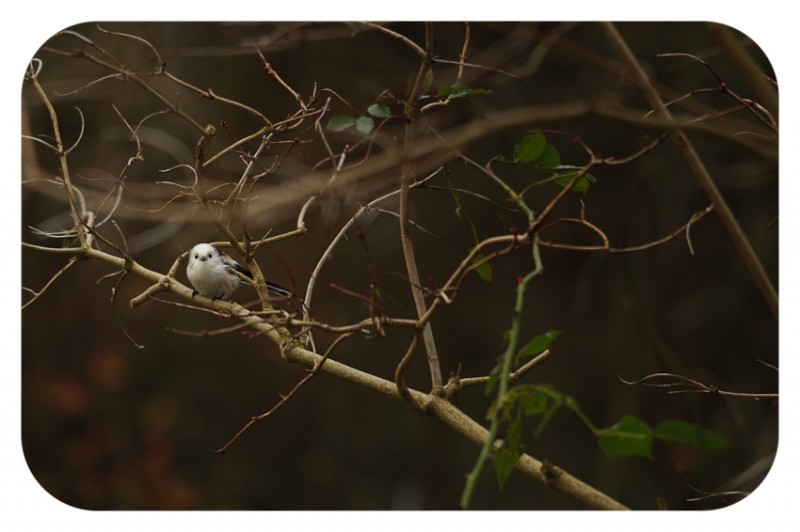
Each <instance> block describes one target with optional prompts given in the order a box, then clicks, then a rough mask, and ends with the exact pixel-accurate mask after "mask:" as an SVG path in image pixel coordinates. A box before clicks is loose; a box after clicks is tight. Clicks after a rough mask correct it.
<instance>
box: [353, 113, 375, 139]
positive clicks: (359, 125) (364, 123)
mask: <svg viewBox="0 0 800 532" xmlns="http://www.w3.org/2000/svg"><path fill="white" fill-rule="evenodd" d="M374 127H375V120H374V119H372V117H369V116H359V117H358V120H356V129H357V130H359V131H360V132H362V133H363V134H365V135H369V133H370V131H372V129H373V128H374Z"/></svg>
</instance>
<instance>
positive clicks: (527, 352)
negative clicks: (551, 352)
mask: <svg viewBox="0 0 800 532" xmlns="http://www.w3.org/2000/svg"><path fill="white" fill-rule="evenodd" d="M560 334H561V331H559V330H556V329H550V330H549V331H547V332H546V333H543V334H540V335H538V336H534V337H533V340H531V341H530V342H528V343H527V344H525V347H523V348H522V349H520V350H519V351H518V352H517V355H516V356H515V357H514V360H515V361H519V360H520V359H524V358H531V357H535V356H536V355H538V354H540V353H541V352H542V351H544V350H545V349H547V348H548V347H550V344H552V343H553V342H554V341H555V339H556V338H558V336H559V335H560Z"/></svg>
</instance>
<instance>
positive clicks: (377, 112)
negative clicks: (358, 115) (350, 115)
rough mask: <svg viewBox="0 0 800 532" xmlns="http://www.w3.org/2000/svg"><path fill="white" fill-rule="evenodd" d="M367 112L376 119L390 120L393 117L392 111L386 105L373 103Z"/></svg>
mask: <svg viewBox="0 0 800 532" xmlns="http://www.w3.org/2000/svg"><path fill="white" fill-rule="evenodd" d="M367 112H368V113H369V114H371V115H372V116H374V117H375V118H389V117H390V116H392V110H391V109H389V106H388V105H386V104H385V103H373V104H372V105H370V106H369V107H367Z"/></svg>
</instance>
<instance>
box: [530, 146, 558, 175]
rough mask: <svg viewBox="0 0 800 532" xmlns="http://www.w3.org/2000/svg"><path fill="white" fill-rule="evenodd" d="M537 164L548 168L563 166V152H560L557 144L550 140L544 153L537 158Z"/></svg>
mask: <svg viewBox="0 0 800 532" xmlns="http://www.w3.org/2000/svg"><path fill="white" fill-rule="evenodd" d="M536 164H538V165H539V166H540V167H541V168H544V169H547V170H550V169H553V168H555V167H557V166H561V154H560V153H558V150H557V149H556V147H555V146H553V145H552V144H550V143H549V142H548V143H547V144H545V147H544V151H543V152H542V154H541V155H540V156H539V158H538V159H536Z"/></svg>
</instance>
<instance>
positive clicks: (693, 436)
mask: <svg viewBox="0 0 800 532" xmlns="http://www.w3.org/2000/svg"><path fill="white" fill-rule="evenodd" d="M653 436H654V437H656V438H658V439H660V440H664V441H668V442H673V443H682V444H684V445H689V446H691V447H696V448H701V449H724V448H725V447H727V446H728V440H727V439H726V438H725V437H724V436H721V435H719V434H715V433H713V432H710V431H707V430H705V429H703V428H700V427H698V426H697V425H694V424H692V423H687V422H685V421H680V420H677V419H667V420H665V421H662V422H661V423H659V424H658V425H656V427H655V428H654V429H653Z"/></svg>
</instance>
